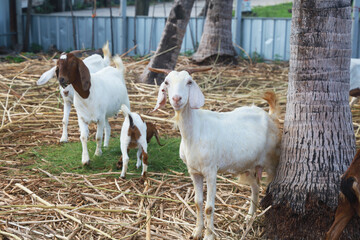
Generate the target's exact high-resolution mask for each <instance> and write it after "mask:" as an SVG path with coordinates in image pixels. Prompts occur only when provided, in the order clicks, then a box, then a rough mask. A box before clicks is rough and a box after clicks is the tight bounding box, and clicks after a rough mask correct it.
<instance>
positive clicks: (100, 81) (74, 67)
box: [56, 53, 130, 165]
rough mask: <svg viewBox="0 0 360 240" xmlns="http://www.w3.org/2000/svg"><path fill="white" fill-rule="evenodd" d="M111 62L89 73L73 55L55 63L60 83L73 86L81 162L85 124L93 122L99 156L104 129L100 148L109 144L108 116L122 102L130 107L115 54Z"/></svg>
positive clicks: (84, 158) (85, 152)
mask: <svg viewBox="0 0 360 240" xmlns="http://www.w3.org/2000/svg"><path fill="white" fill-rule="evenodd" d="M113 61H114V63H115V65H116V68H113V67H110V66H108V67H106V68H103V69H101V70H100V71H98V72H96V73H92V74H90V72H89V69H88V68H87V67H86V66H85V64H84V62H83V61H82V60H81V59H79V58H77V57H75V56H74V55H73V54H71V53H68V54H63V55H61V56H60V59H59V61H58V62H57V69H56V75H57V78H58V81H59V83H60V85H61V86H62V87H63V88H66V87H67V86H68V85H69V84H71V85H72V86H73V87H74V90H75V94H74V105H75V109H76V113H77V116H78V123H79V127H80V140H81V143H82V149H83V152H82V160H81V161H82V164H84V165H85V164H89V162H90V158H89V153H88V149H87V139H88V134H89V129H88V124H89V123H91V122H96V123H97V131H96V151H95V155H96V156H101V154H102V151H101V144H102V139H103V132H104V128H105V139H104V147H107V146H108V145H109V139H110V124H109V121H108V118H109V117H111V116H114V115H116V114H117V113H118V112H119V110H120V107H121V104H125V105H126V106H127V107H128V108H130V103H129V97H128V94H127V90H126V85H125V80H124V65H123V63H122V60H121V58H120V57H119V56H115V57H114V58H113Z"/></svg>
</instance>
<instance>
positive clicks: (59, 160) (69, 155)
mask: <svg viewBox="0 0 360 240" xmlns="http://www.w3.org/2000/svg"><path fill="white" fill-rule="evenodd" d="M160 141H161V143H162V144H165V146H159V145H158V144H157V143H156V140H155V139H153V140H152V141H151V142H150V143H149V146H148V153H149V160H148V162H149V167H148V172H165V173H167V172H171V170H172V171H177V172H184V173H186V172H187V170H186V166H185V164H184V163H183V162H182V160H181V159H180V158H179V146H180V138H168V137H162V138H161V139H160ZM95 149H96V143H95V141H89V142H88V150H89V155H90V165H89V166H82V163H81V153H82V147H81V142H80V141H78V142H70V143H64V144H58V145H46V146H42V147H38V148H34V149H32V150H31V151H30V152H29V153H27V154H24V155H22V156H21V157H22V158H25V159H26V158H35V159H34V160H35V164H33V165H30V166H27V167H26V168H41V169H43V170H45V171H48V172H49V173H51V174H61V173H64V172H68V173H78V174H94V173H104V172H119V171H121V170H118V169H116V163H117V162H118V160H119V158H120V156H121V150H120V142H119V137H114V138H111V139H110V143H109V147H107V148H104V147H103V148H102V152H103V154H102V156H99V157H98V156H95V155H94V153H95ZM136 152H137V149H131V150H130V153H129V156H130V161H129V167H128V172H129V173H135V174H136V175H138V176H140V175H141V168H139V169H136V166H135V165H136ZM136 175H135V176H136Z"/></svg>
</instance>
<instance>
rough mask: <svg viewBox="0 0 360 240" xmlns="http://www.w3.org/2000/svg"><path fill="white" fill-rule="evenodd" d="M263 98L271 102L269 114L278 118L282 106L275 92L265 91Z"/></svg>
mask: <svg viewBox="0 0 360 240" xmlns="http://www.w3.org/2000/svg"><path fill="white" fill-rule="evenodd" d="M263 99H264V100H266V101H267V102H268V103H269V107H270V109H269V115H270V116H274V117H276V118H278V117H279V114H280V106H279V101H278V98H277V96H276V94H275V92H273V91H267V92H265V93H264V96H263Z"/></svg>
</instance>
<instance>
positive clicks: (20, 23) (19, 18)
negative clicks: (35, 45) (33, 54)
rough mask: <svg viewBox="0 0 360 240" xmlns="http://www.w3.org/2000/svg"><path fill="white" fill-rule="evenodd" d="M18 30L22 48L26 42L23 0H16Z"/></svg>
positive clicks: (18, 41) (18, 39)
mask: <svg viewBox="0 0 360 240" xmlns="http://www.w3.org/2000/svg"><path fill="white" fill-rule="evenodd" d="M16 32H17V34H16V35H17V43H18V44H19V46H20V47H19V49H20V50H21V49H22V47H23V43H24V40H23V39H24V38H23V21H22V9H21V0H16Z"/></svg>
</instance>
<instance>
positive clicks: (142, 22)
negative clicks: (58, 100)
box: [23, 15, 291, 60]
mask: <svg viewBox="0 0 360 240" xmlns="http://www.w3.org/2000/svg"><path fill="white" fill-rule="evenodd" d="M23 19H24V22H25V21H26V17H25V16H24V18H23ZM135 21H136V23H135ZM165 22H166V18H157V17H154V18H153V17H136V18H135V17H127V18H126V29H125V32H126V33H127V34H126V35H125V36H123V34H122V32H123V29H122V18H120V17H114V18H113V34H114V43H111V41H110V40H111V30H110V18H109V17H96V18H95V34H94V39H95V40H94V45H95V48H100V47H101V46H102V45H103V44H104V43H105V41H106V40H109V41H110V47H114V50H115V53H122V52H124V49H122V46H123V41H124V40H125V41H126V42H125V46H126V49H131V48H132V47H134V46H135V45H137V48H136V51H132V52H131V53H130V55H135V54H138V55H146V54H149V53H151V52H152V51H155V50H156V47H157V45H158V43H159V41H160V38H161V35H162V32H163V29H164V27H165ZM75 23H76V31H77V33H76V42H77V46H78V48H90V47H91V37H92V18H91V17H75ZM290 25H291V19H274V18H271V19H270V18H243V19H242V28H241V36H242V37H241V42H235V34H236V33H235V31H236V19H233V20H232V32H233V41H234V43H236V45H238V46H241V47H242V48H243V49H244V50H245V51H246V52H247V53H248V54H250V55H253V54H254V53H255V52H256V53H257V54H258V55H260V56H262V57H263V58H265V59H273V60H276V59H277V60H288V59H289V36H290ZM203 26H204V18H191V19H190V22H189V25H188V26H187V31H186V34H185V37H184V40H183V44H182V48H181V52H182V53H186V52H187V53H191V52H194V51H195V49H196V46H197V45H198V43H199V42H200V39H201V34H202V32H203ZM135 32H136V35H135ZM30 34H31V36H30V43H35V44H38V45H41V46H42V48H43V50H47V49H48V48H49V47H50V46H51V45H55V46H56V47H57V48H58V49H59V50H62V51H66V50H71V49H73V48H74V47H73V33H72V19H71V17H69V16H53V15H32V22H31V33H30ZM236 48H237V47H236ZM237 51H238V53H241V51H240V49H239V48H237Z"/></svg>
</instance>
